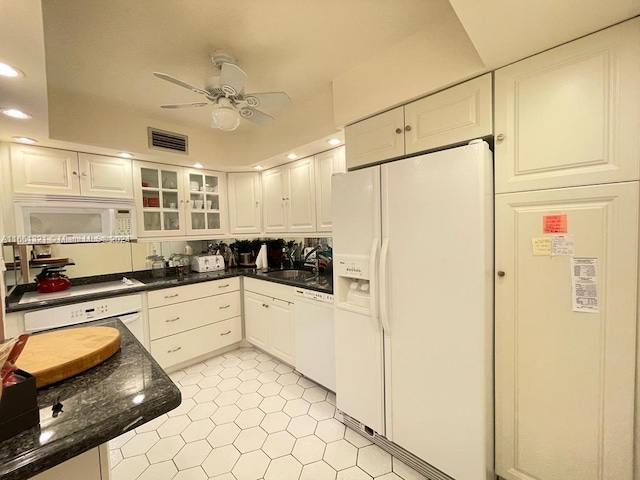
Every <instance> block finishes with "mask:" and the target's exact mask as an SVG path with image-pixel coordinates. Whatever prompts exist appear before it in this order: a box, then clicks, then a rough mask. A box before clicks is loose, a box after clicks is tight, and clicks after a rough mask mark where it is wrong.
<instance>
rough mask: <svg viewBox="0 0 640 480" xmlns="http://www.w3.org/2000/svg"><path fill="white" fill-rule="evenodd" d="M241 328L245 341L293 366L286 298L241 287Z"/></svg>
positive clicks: (291, 319) (289, 310)
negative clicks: (242, 295)
mask: <svg viewBox="0 0 640 480" xmlns="http://www.w3.org/2000/svg"><path fill="white" fill-rule="evenodd" d="M245 280H248V279H245ZM257 282H261V281H260V280H257ZM262 283H267V282H262ZM271 285H273V284H271ZM271 285H270V286H271ZM285 288H286V287H285ZM244 328H245V338H246V340H247V341H248V342H250V343H252V344H253V345H255V346H256V347H258V348H261V349H262V350H264V351H266V352H268V353H270V354H272V355H274V356H276V357H278V358H279V359H280V360H283V361H285V362H287V363H288V364H290V365H292V366H295V343H294V342H295V331H294V317H293V303H292V302H290V301H289V300H288V299H282V298H275V297H273V296H270V295H263V294H260V293H255V292H252V291H247V290H246V287H245V292H244Z"/></svg>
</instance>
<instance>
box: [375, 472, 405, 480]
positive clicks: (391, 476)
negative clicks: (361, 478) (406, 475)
mask: <svg viewBox="0 0 640 480" xmlns="http://www.w3.org/2000/svg"><path fill="white" fill-rule="evenodd" d="M376 480H403V479H402V477H399V476H398V475H396V474H395V473H393V472H391V473H387V474H385V475H382V476H381V477H376Z"/></svg>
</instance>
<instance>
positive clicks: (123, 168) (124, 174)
mask: <svg viewBox="0 0 640 480" xmlns="http://www.w3.org/2000/svg"><path fill="white" fill-rule="evenodd" d="M78 161H79V166H80V170H79V173H80V190H81V192H82V195H84V196H87V197H111V198H133V176H132V171H131V160H129V159H126V158H116V157H105V156H103V155H93V154H90V153H80V154H78Z"/></svg>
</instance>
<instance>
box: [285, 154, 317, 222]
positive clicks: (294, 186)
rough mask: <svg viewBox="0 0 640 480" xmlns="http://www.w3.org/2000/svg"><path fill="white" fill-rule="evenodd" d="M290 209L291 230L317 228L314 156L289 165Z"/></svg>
mask: <svg viewBox="0 0 640 480" xmlns="http://www.w3.org/2000/svg"><path fill="white" fill-rule="evenodd" d="M288 169H289V175H288V177H287V180H288V183H287V188H286V189H285V191H286V190H288V192H289V193H288V194H287V195H286V196H285V198H286V199H287V200H286V201H285V207H286V209H287V210H288V220H289V228H288V231H289V232H314V231H315V229H316V188H315V187H316V186H315V174H314V161H313V157H309V158H303V159H302V160H297V161H295V162H293V163H292V164H290V165H289V167H288Z"/></svg>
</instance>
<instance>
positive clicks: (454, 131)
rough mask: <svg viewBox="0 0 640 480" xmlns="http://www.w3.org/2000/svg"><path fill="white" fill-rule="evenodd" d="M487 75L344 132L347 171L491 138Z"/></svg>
mask: <svg viewBox="0 0 640 480" xmlns="http://www.w3.org/2000/svg"><path fill="white" fill-rule="evenodd" d="M491 87H492V84H491V74H490V73H488V74H486V75H483V76H481V77H478V78H475V79H473V80H469V81H468V82H465V83H462V84H460V85H456V86H455V87H451V88H449V89H447V90H443V91H442V92H438V93H436V94H433V95H430V96H428V97H425V98H422V99H420V100H416V101H415V102H412V103H409V104H407V105H405V106H402V107H398V108H395V109H393V110H390V111H388V112H384V113H381V114H380V115H376V116H375V117H371V118H369V119H367V120H363V121H362V122H358V123H355V124H353V125H349V126H348V127H347V128H346V129H345V138H346V149H347V150H346V164H347V167H348V168H354V167H359V166H362V165H368V164H371V163H375V162H380V161H383V160H389V159H391V158H396V157H401V156H403V155H410V154H413V153H418V152H422V151H425V150H429V149H432V148H436V147H440V146H444V145H450V144H453V143H459V142H464V141H466V140H471V139H474V138H479V137H484V136H487V135H491V134H492V132H493V129H492V124H493V118H492V108H491V107H492V105H491V101H492V97H491Z"/></svg>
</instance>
